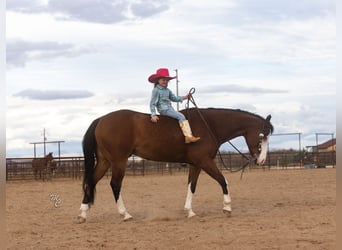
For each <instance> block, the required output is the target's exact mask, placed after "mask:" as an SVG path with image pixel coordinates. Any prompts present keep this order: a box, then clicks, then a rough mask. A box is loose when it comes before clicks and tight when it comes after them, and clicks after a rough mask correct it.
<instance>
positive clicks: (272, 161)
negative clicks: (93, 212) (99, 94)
mask: <svg viewBox="0 0 342 250" xmlns="http://www.w3.org/2000/svg"><path fill="white" fill-rule="evenodd" d="M221 155H222V160H223V162H224V163H223V162H222V161H221V159H220V158H219V157H216V158H215V162H216V164H217V166H218V168H220V169H221V170H224V169H225V167H227V168H228V169H237V168H240V167H241V166H242V165H244V164H245V162H246V160H245V159H244V158H243V157H242V156H241V155H240V154H237V153H229V152H228V153H221ZM32 160H33V158H7V159H6V181H11V180H35V179H36V180H42V181H48V180H51V179H52V178H71V179H75V180H77V179H82V178H83V173H84V159H83V157H60V158H55V159H54V161H55V163H56V164H55V165H56V167H55V168H54V169H52V168H49V167H47V169H46V171H45V172H43V173H36V174H35V173H34V171H33V169H32ZM335 165H336V152H322V153H317V152H316V153H312V154H304V153H303V152H300V151H294V150H289V151H280V152H269V153H268V157H267V161H266V163H265V166H263V167H260V166H257V165H255V164H253V163H251V164H250V165H249V168H250V169H253V168H264V169H265V168H268V169H271V168H277V169H288V168H313V167H325V166H332V167H335ZM176 173H185V174H187V173H188V167H187V164H182V163H169V162H155V161H149V160H144V159H141V158H138V157H134V156H133V157H130V159H129V160H128V162H127V168H126V175H132V176H135V175H140V176H141V175H142V176H143V175H152V174H159V175H164V174H165V175H166V174H167V175H172V174H176ZM106 176H107V177H109V176H111V169H109V170H108V171H107V173H106Z"/></svg>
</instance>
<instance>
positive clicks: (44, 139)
mask: <svg viewBox="0 0 342 250" xmlns="http://www.w3.org/2000/svg"><path fill="white" fill-rule="evenodd" d="M63 142H65V141H47V138H46V130H45V128H44V130H43V141H40V142H30V144H33V155H34V158H36V157H37V147H36V146H37V144H43V146H44V157H45V156H46V144H48V143H57V144H58V157H59V159H60V158H61V143H63Z"/></svg>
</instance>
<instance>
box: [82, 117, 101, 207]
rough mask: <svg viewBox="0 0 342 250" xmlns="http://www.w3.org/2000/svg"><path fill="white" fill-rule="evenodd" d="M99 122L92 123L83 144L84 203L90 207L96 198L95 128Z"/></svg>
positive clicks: (97, 120)
mask: <svg viewBox="0 0 342 250" xmlns="http://www.w3.org/2000/svg"><path fill="white" fill-rule="evenodd" d="M99 120H100V119H99V118H98V119H96V120H94V121H93V122H92V123H91V125H90V126H89V128H88V130H87V132H86V133H85V135H84V137H83V142H82V146H83V155H84V177H83V193H84V200H83V202H84V203H88V204H89V205H90V204H93V203H94V198H95V182H94V166H95V157H96V147H97V144H96V138H95V128H96V126H97V124H98V122H99Z"/></svg>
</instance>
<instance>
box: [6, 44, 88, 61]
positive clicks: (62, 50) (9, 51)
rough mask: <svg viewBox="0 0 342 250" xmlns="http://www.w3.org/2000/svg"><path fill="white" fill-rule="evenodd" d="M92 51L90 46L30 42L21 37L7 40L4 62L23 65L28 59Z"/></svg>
mask: <svg viewBox="0 0 342 250" xmlns="http://www.w3.org/2000/svg"><path fill="white" fill-rule="evenodd" d="M92 52H94V50H93V49H90V48H78V47H76V46H75V45H73V44H69V43H59V42H50V41H43V42H30V41H24V40H21V39H10V40H8V41H7V48H6V62H7V65H8V66H10V67H11V66H14V67H25V65H26V63H27V62H28V61H30V60H45V59H51V58H56V57H77V56H80V55H82V54H88V53H92Z"/></svg>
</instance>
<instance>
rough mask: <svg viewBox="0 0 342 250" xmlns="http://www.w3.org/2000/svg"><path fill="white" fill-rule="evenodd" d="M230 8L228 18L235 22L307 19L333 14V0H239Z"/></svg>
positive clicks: (334, 5) (334, 12)
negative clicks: (234, 6)
mask: <svg viewBox="0 0 342 250" xmlns="http://www.w3.org/2000/svg"><path fill="white" fill-rule="evenodd" d="M236 3H237V6H236V8H232V9H231V13H229V20H230V22H233V23H235V24H237V22H238V23H255V22H262V21H266V20H273V21H279V20H285V19H300V20H303V19H308V18H312V17H315V16H325V15H335V14H336V1H334V0H301V1H298V0H287V1H274V0H258V1H255V0H239V1H237V2H236Z"/></svg>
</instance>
